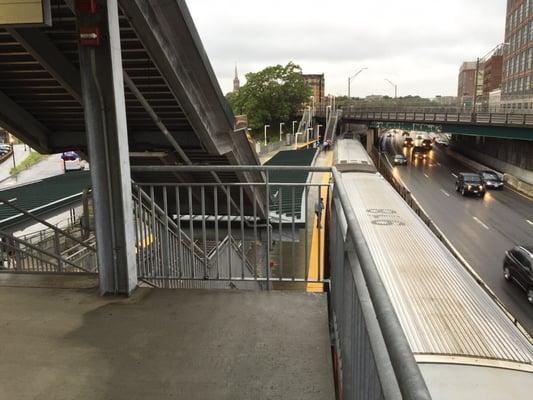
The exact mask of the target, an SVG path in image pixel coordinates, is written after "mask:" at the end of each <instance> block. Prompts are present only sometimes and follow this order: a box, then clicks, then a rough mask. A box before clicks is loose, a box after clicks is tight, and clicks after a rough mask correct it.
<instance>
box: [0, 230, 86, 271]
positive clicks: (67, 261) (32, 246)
mask: <svg viewBox="0 0 533 400" xmlns="http://www.w3.org/2000/svg"><path fill="white" fill-rule="evenodd" d="M0 236H2V237H7V238H8V239H10V240H12V241H13V242H16V243H20V244H23V245H24V246H26V247H28V248H30V249H32V250H35V251H37V252H39V253H42V254H44V255H46V256H48V257H50V258H53V259H56V260H57V261H58V262H61V263H65V264H69V265H70V266H71V267H73V268H77V269H80V270H82V271H84V272H89V273H91V272H93V271H87V270H86V269H84V268H82V267H80V266H78V265H76V264H74V263H72V262H71V261H69V260H67V259H66V258H64V257H62V256H61V255H60V254H53V253H51V252H49V251H47V250H44V249H41V248H39V247H38V246H35V245H33V244H31V243H27V242H24V241H22V240H20V239H18V238H16V237H15V236H13V235H11V234H9V233H7V232H4V231H2V230H0ZM2 245H3V246H9V245H8V244H6V243H2ZM17 251H20V252H21V253H25V254H28V255H29V256H30V257H36V256H35V255H33V254H29V253H27V252H26V251H24V250H22V249H17ZM47 262H48V261H47Z"/></svg>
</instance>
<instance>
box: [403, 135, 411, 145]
mask: <svg viewBox="0 0 533 400" xmlns="http://www.w3.org/2000/svg"><path fill="white" fill-rule="evenodd" d="M403 147H413V138H411V137H406V138H405V139H404V140H403Z"/></svg>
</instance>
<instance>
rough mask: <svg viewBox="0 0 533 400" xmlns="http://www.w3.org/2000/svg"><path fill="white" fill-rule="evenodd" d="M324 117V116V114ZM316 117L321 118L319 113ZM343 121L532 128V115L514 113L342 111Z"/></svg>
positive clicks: (349, 109)
mask: <svg viewBox="0 0 533 400" xmlns="http://www.w3.org/2000/svg"><path fill="white" fill-rule="evenodd" d="M324 115H325V114H324ZM317 116H322V114H321V113H320V112H319V113H317ZM343 118H344V119H345V120H350V119H351V120H360V121H377V122H381V121H391V122H409V123H429V124H435V123H437V124H440V123H461V124H473V125H474V124H475V125H495V126H497V125H501V126H528V127H529V126H533V114H515V113H469V112H468V113H465V112H443V111H439V112H430V111H426V110H423V111H382V110H380V111H378V110H373V111H370V110H361V109H352V108H348V109H343Z"/></svg>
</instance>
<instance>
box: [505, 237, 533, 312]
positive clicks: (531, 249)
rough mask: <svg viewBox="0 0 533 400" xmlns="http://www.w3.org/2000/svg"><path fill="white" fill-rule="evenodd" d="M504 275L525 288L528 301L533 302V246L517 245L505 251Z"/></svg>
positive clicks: (506, 278)
mask: <svg viewBox="0 0 533 400" xmlns="http://www.w3.org/2000/svg"><path fill="white" fill-rule="evenodd" d="M503 277H504V278H505V280H506V281H508V282H510V281H514V282H516V283H517V284H518V285H519V286H520V287H521V288H522V289H524V291H525V292H526V295H527V301H529V303H530V304H533V246H515V247H513V248H512V249H511V250H508V251H506V252H505V258H504V260H503Z"/></svg>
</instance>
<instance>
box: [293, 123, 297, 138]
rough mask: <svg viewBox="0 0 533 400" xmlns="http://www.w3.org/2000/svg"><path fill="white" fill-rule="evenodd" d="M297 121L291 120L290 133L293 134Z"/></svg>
mask: <svg viewBox="0 0 533 400" xmlns="http://www.w3.org/2000/svg"><path fill="white" fill-rule="evenodd" d="M297 123H298V121H292V134H293V135H294V129H295V128H294V126H295V125H296V124H297Z"/></svg>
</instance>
